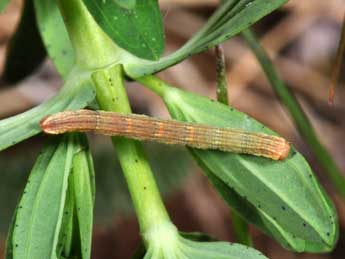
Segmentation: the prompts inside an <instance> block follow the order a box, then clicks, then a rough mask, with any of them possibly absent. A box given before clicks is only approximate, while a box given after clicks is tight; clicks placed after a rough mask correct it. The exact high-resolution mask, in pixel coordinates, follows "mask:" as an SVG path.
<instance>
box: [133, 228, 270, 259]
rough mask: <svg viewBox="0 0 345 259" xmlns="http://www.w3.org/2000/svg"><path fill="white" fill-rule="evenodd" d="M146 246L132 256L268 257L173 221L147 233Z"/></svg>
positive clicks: (192, 258)
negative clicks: (181, 227)
mask: <svg viewBox="0 0 345 259" xmlns="http://www.w3.org/2000/svg"><path fill="white" fill-rule="evenodd" d="M145 239H146V240H147V249H146V251H145V249H144V247H142V248H141V249H139V250H137V252H136V253H135V254H134V256H133V257H132V258H133V259H139V258H144V259H180V258H185V259H215V258H217V259H267V257H265V256H264V255H263V254H261V253H260V252H259V251H257V250H255V249H253V248H250V247H247V246H244V245H240V244H235V243H228V242H218V241H210V240H212V239H211V238H209V237H208V236H206V235H205V234H201V233H198V234H196V233H179V232H177V230H176V228H175V227H174V226H173V225H171V223H169V224H166V225H161V226H157V227H156V228H155V229H153V230H152V232H150V233H149V234H148V235H147V236H146V235H145Z"/></svg>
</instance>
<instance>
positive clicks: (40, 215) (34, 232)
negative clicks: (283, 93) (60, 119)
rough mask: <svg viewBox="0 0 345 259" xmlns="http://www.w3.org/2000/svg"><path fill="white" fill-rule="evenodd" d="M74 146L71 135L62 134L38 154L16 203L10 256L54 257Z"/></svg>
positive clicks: (23, 257) (23, 258) (52, 258)
mask: <svg viewBox="0 0 345 259" xmlns="http://www.w3.org/2000/svg"><path fill="white" fill-rule="evenodd" d="M59 140H61V141H59ZM75 150H76V147H75V145H74V142H73V138H72V136H71V135H65V136H64V137H63V138H60V139H55V141H54V142H51V143H49V144H48V145H47V146H46V147H45V148H44V150H43V152H42V153H41V155H40V156H39V158H38V160H37V162H36V164H35V165H34V167H33V169H32V171H31V174H30V177H29V179H28V182H27V185H26V187H25V189H24V193H23V196H22V198H21V201H20V203H19V205H18V211H17V215H16V221H15V229H14V233H13V244H14V247H13V255H14V257H13V258H18V259H19V258H20V259H25V258H28V259H29V258H47V259H49V258H51V259H55V258H56V247H57V242H58V237H59V232H60V226H61V222H62V218H63V209H64V203H65V198H66V190H67V182H68V176H69V173H70V171H71V167H72V160H73V156H74V153H75Z"/></svg>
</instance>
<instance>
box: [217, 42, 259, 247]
mask: <svg viewBox="0 0 345 259" xmlns="http://www.w3.org/2000/svg"><path fill="white" fill-rule="evenodd" d="M215 54H216V78H217V90H216V91H217V100H218V102H220V103H222V104H225V105H228V106H229V105H230V103H229V93H228V89H229V84H228V79H227V73H226V72H227V71H226V61H225V54H224V50H223V48H222V46H221V45H217V46H216V47H215ZM230 214H231V221H232V226H233V231H234V235H235V239H236V241H237V242H239V243H241V244H243V245H247V246H251V245H252V241H251V236H250V234H249V228H248V223H247V222H246V221H245V220H244V219H243V218H242V217H241V216H240V215H239V214H238V213H237V212H236V211H235V210H232V209H231V210H230Z"/></svg>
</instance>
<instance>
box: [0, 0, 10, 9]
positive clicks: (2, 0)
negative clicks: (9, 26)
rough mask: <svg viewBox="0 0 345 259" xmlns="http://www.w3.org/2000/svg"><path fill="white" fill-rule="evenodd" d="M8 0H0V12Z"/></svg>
mask: <svg viewBox="0 0 345 259" xmlns="http://www.w3.org/2000/svg"><path fill="white" fill-rule="evenodd" d="M9 1H10V0H0V12H2V11H3V10H4V9H5V7H6V6H7V4H8V2H9Z"/></svg>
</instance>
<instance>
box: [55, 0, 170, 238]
mask: <svg viewBox="0 0 345 259" xmlns="http://www.w3.org/2000/svg"><path fill="white" fill-rule="evenodd" d="M59 8H60V10H61V13H62V15H63V17H64V20H65V24H66V27H67V31H68V33H69V36H70V39H71V41H72V44H73V46H74V48H75V50H76V52H77V63H78V64H79V65H82V66H83V67H84V68H87V69H88V70H96V69H98V70H96V71H95V72H93V73H92V75H91V77H92V80H93V83H94V85H95V90H96V99H97V102H98V104H99V106H100V108H101V109H102V110H106V111H113V112H120V113H131V108H130V105H129V102H128V97H127V94H126V91H125V88H124V81H123V78H124V75H123V71H122V66H121V65H113V66H109V64H110V63H111V62H113V61H114V57H116V56H117V55H120V54H119V53H121V49H120V48H118V47H117V46H116V45H115V44H114V43H113V42H112V41H111V40H110V39H109V38H108V36H107V35H106V34H105V33H104V32H103V31H102V30H101V29H100V28H99V27H98V25H97V24H96V22H95V21H94V19H93V18H92V16H91V15H90V13H89V12H88V11H87V8H86V7H85V6H84V4H83V2H82V0H59ZM112 142H113V144H114V146H115V147H116V151H117V155H118V158H119V161H120V164H121V167H122V170H123V173H124V175H125V178H126V180H127V184H128V188H129V191H130V194H131V197H132V200H133V204H134V208H135V210H136V213H137V216H138V220H139V225H140V230H141V233H142V234H143V236H144V241H145V242H146V245H147V243H148V240H147V239H148V238H149V237H150V234H149V233H151V232H152V231H151V230H152V229H155V228H157V226H164V225H166V224H170V225H171V224H172V223H171V222H170V218H169V216H168V213H167V211H166V209H165V207H164V204H163V201H162V199H161V196H160V194H159V191H158V187H157V185H156V182H155V179H154V177H153V174H152V171H151V168H150V165H149V164H148V162H147V159H146V157H145V155H144V152H143V148H142V146H141V144H140V143H139V142H138V141H135V140H130V139H125V138H121V137H113V138H112ZM146 236H147V238H145V237H146Z"/></svg>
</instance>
